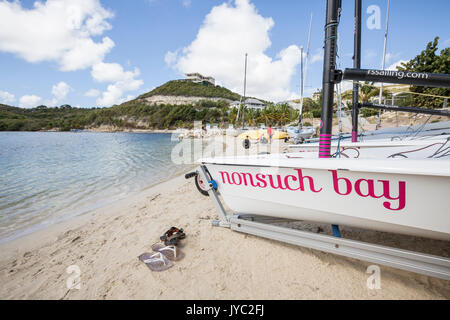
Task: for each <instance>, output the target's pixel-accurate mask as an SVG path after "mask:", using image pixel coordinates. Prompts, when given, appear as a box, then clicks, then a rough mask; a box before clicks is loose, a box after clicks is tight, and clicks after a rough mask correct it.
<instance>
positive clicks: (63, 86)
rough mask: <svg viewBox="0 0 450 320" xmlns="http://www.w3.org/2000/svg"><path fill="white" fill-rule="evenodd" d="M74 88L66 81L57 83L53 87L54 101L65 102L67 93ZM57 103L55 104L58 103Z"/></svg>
mask: <svg viewBox="0 0 450 320" xmlns="http://www.w3.org/2000/svg"><path fill="white" fill-rule="evenodd" d="M71 90H72V88H71V87H70V86H69V85H68V84H67V83H65V82H63V81H61V82H60V83H58V84H55V85H54V86H53V87H52V94H53V96H54V101H55V102H56V103H59V102H64V99H66V97H67V94H68V93H69V92H70V91H71ZM56 103H55V104H56Z"/></svg>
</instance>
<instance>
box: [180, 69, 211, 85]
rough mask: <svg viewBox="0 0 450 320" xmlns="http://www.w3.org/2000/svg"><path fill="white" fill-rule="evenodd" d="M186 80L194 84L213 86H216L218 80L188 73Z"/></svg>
mask: <svg viewBox="0 0 450 320" xmlns="http://www.w3.org/2000/svg"><path fill="white" fill-rule="evenodd" d="M185 76H186V80H188V81H192V82H194V83H209V84H212V85H213V86H215V85H216V80H215V79H214V78H213V77H204V76H202V75H201V74H200V73H196V72H195V73H186V74H185Z"/></svg>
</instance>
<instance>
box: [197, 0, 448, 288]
mask: <svg viewBox="0 0 450 320" xmlns="http://www.w3.org/2000/svg"><path fill="white" fill-rule="evenodd" d="M361 6H362V5H361V0H356V1H355V57H354V68H353V69H345V70H344V71H341V70H336V52H337V40H336V39H337V28H338V25H339V18H340V13H341V1H340V0H327V14H326V25H325V48H324V49H325V50H324V51H325V54H324V79H323V90H322V92H323V100H322V115H321V116H322V118H321V130H320V136H319V140H318V141H317V143H315V144H314V143H312V144H305V145H301V146H295V147H291V150H290V151H291V152H287V153H279V154H259V155H251V156H231V157H214V158H203V159H200V160H198V161H197V162H198V163H199V164H200V167H199V170H198V171H197V175H196V183H197V188H199V186H200V187H203V190H202V191H203V192H202V193H203V194H205V193H206V195H209V196H210V197H211V198H212V200H213V202H214V204H215V206H216V209H217V210H218V212H219V214H220V217H221V220H219V221H217V222H214V223H213V225H216V226H223V227H229V228H231V229H232V230H236V231H239V232H246V233H250V234H253V235H258V236H262V237H266V238H269V239H275V240H279V241H284V242H287V243H291V244H297V245H301V246H306V247H310V248H313V249H319V250H322V251H325V252H331V253H336V254H341V255H344V256H348V257H353V258H357V259H362V260H366V261H371V262H375V263H379V264H383V265H388V266H393V267H396V268H400V269H404V270H409V271H413V272H418V273H422V274H426V275H431V276H435V277H439V278H443V279H446V280H450V259H448V258H445V257H437V256H432V255H426V254H421V253H417V252H412V251H407V250H402V249H398V248H392V247H385V246H381V245H376V244H372V243H366V242H360V241H353V240H350V239H344V238H342V237H341V234H340V231H339V226H340V225H342V226H350V227H357V228H362V229H366V230H376V231H383V232H389V233H394V234H404V235H409V236H415V237H425V238H432V239H439V240H444V241H450V219H449V217H448V213H449V212H450V201H448V199H447V196H448V194H449V191H450V158H449V156H450V135H449V134H448V133H446V134H443V135H431V136H428V137H425V136H424V137H417V136H418V135H419V133H420V131H421V130H420V128H419V130H418V131H417V132H411V133H410V134H408V136H402V137H400V138H399V139H397V138H398V137H397V136H396V132H393V133H391V134H389V133H386V134H385V135H384V136H382V135H380V136H378V138H380V139H379V140H372V141H362V142H361V141H360V142H358V136H359V135H358V112H359V108H361V107H362V106H364V107H367V108H374V109H387V110H400V111H406V112H413V113H424V114H438V115H443V116H447V117H448V116H450V113H449V112H448V111H445V110H426V109H424V108H417V107H398V106H387V105H381V103H380V104H373V103H360V102H359V101H358V99H359V94H358V90H359V87H358V83H357V81H375V82H388V83H389V82H390V83H400V84H402V83H406V84H410V85H419V86H420V85H422V86H423V85H424V86H434V87H445V88H448V87H450V75H447V74H431V73H421V76H420V77H414V78H409V79H406V78H404V77H397V76H396V75H395V74H391V73H387V74H386V73H385V72H383V71H382V70H381V71H380V70H363V69H360V56H361ZM342 80H351V81H354V88H353V110H352V120H353V123H352V135H351V138H352V141H351V143H349V142H347V141H345V142H344V141H341V140H342V135H339V136H338V137H337V139H333V135H332V120H333V119H332V114H333V103H334V88H335V86H336V85H337V84H339V83H340V82H341V81H342ZM338 100H339V99H338ZM376 138H377V137H375V138H374V139H376ZM405 138H407V139H405ZM199 189H200V188H199ZM219 195H220V198H219ZM222 201H223V202H225V204H226V205H227V207H228V208H229V209H230V210H231V211H232V214H229V213H228V212H227V211H226V210H225V209H224V207H223V205H222ZM262 217H267V218H269V219H284V220H286V221H290V220H295V221H307V222H318V223H325V224H330V225H331V226H332V230H333V236H328V235H318V234H314V233H311V232H305V231H297V230H292V229H290V228H288V227H279V226H274V225H272V224H270V223H268V222H264V221H263V222H258V221H256V220H261V218H262ZM268 221H269V220H268Z"/></svg>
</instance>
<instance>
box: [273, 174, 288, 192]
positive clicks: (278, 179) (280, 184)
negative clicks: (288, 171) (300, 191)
mask: <svg viewBox="0 0 450 320" xmlns="http://www.w3.org/2000/svg"><path fill="white" fill-rule="evenodd" d="M277 181H278V186H276V187H275V186H274V184H273V176H272V175H269V182H270V186H271V187H272V188H274V189H281V190H286V187H283V184H282V183H281V177H280V175H279V174H278V175H277Z"/></svg>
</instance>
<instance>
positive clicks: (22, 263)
mask: <svg viewBox="0 0 450 320" xmlns="http://www.w3.org/2000/svg"><path fill="white" fill-rule="evenodd" d="M214 218H217V213H216V211H215V209H214V206H213V203H212V201H211V200H210V199H209V198H208V197H205V196H202V195H201V194H200V193H199V192H198V191H197V190H196V188H195V185H194V183H193V180H189V181H186V180H184V177H183V176H180V177H177V178H175V179H173V180H170V181H167V182H165V183H162V184H159V185H157V186H155V187H152V188H150V189H147V190H144V191H142V192H141V193H139V194H137V195H135V196H133V197H130V198H128V199H125V200H120V201H118V202H116V203H114V204H111V205H109V206H107V207H104V208H101V209H99V210H96V211H95V212H93V213H90V214H88V215H85V216H82V217H78V218H74V219H72V220H70V221H68V222H65V223H61V224H59V225H54V226H51V227H48V228H47V229H45V230H41V231H39V232H36V233H33V234H31V235H28V236H26V237H23V238H20V239H17V240H15V241H13V242H10V243H7V244H4V245H2V246H1V247H0V270H1V271H0V283H1V286H0V299H449V298H450V283H449V282H447V281H443V280H438V279H435V278H430V277H426V276H422V275H417V274H414V273H410V272H406V271H401V270H396V269H392V268H388V267H383V266H381V289H378V290H376V289H375V290H370V289H368V287H367V285H366V282H367V279H368V278H369V276H370V274H368V273H366V270H367V267H368V266H369V265H370V263H367V262H362V261H358V260H354V259H348V258H344V257H340V256H336V255H332V254H328V253H323V252H320V251H315V250H311V249H307V248H301V247H296V246H292V245H288V244H284V243H280V242H276V241H271V240H267V239H263V238H258V237H254V236H250V235H245V234H242V233H238V232H234V231H231V230H229V229H225V228H217V227H212V226H211V219H214ZM171 226H177V227H182V228H184V230H185V232H186V234H187V238H186V239H185V240H183V242H184V243H183V247H182V251H183V252H184V253H185V254H186V256H185V258H184V259H183V260H181V261H178V262H175V265H174V266H173V267H172V268H171V269H169V270H166V271H164V272H159V273H158V272H152V271H150V270H149V269H148V268H147V266H145V265H144V264H143V263H142V262H140V261H139V260H138V256H139V255H140V254H141V253H143V252H151V245H152V244H153V243H155V242H158V240H159V236H160V235H161V234H162V233H163V232H164V231H166V230H167V229H168V228H170V227H171ZM294 227H303V228H306V229H310V230H312V231H315V230H317V226H315V225H310V224H301V223H296V224H295V225H294ZM323 229H324V230H325V231H324V232H329V230H327V227H323ZM342 232H343V234H344V236H350V237H352V238H361V239H366V240H370V241H375V242H380V241H381V242H384V243H387V244H388V245H392V244H398V245H402V244H403V245H405V244H408V245H411V244H412V245H413V249H417V250H423V251H425V252H427V250H428V251H431V253H434V254H445V255H447V256H448V255H450V252H449V250H450V248H448V243H447V245H446V243H442V242H439V241H432V240H420V239H419V240H417V239H414V238H409V237H400V236H396V235H386V234H382V233H378V232H373V231H360V230H357V229H348V228H343V230H342ZM71 265H76V266H78V267H79V270H80V278H79V280H80V281H79V283H80V289H72V290H68V289H67V286H66V282H67V280H68V279H69V278H70V277H71V276H74V275H75V274H68V273H67V272H66V270H67V268H68V267H69V266H71Z"/></svg>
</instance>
